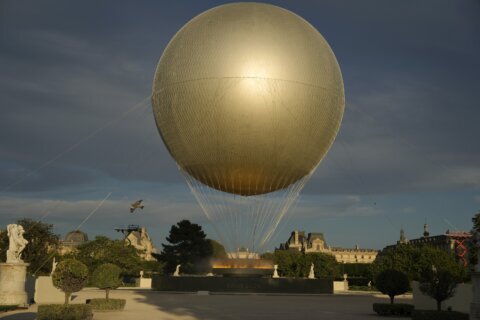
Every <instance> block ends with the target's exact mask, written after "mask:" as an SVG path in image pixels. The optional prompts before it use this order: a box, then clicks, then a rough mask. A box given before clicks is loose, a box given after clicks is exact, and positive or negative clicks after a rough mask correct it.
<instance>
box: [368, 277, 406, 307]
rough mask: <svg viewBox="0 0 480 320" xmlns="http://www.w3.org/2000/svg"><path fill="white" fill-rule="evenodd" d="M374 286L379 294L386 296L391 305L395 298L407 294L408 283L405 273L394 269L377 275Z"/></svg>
mask: <svg viewBox="0 0 480 320" xmlns="http://www.w3.org/2000/svg"><path fill="white" fill-rule="evenodd" d="M375 286H376V287H377V289H378V290H380V292H381V293H383V294H386V295H388V296H389V297H390V303H391V304H393V300H394V298H395V296H398V295H399V294H404V293H405V292H407V290H408V289H409V288H410V283H409V281H408V277H407V275H406V274H405V273H403V272H401V271H398V270H395V269H387V270H383V271H382V272H380V273H379V274H378V275H377V277H376V278H375Z"/></svg>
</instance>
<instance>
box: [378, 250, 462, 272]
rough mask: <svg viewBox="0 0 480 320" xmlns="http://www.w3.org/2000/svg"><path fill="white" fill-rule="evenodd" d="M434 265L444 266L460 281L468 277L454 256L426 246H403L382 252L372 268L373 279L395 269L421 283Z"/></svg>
mask: <svg viewBox="0 0 480 320" xmlns="http://www.w3.org/2000/svg"><path fill="white" fill-rule="evenodd" d="M432 265H438V266H442V267H443V269H444V270H449V271H450V272H451V273H452V274H454V275H455V276H456V277H458V278H460V279H465V278H466V277H467V272H466V269H465V268H464V267H463V266H462V265H460V264H459V263H458V261H457V260H456V258H455V256H454V254H452V253H449V252H446V251H444V250H441V249H438V248H435V247H432V246H429V245H424V246H420V247H418V246H413V245H409V244H401V245H398V246H395V247H394V248H391V249H388V250H385V251H384V252H382V254H381V256H380V257H379V259H377V260H376V261H375V262H374V263H373V264H372V266H371V270H372V273H373V278H375V277H376V275H378V274H379V273H380V272H382V271H383V270H387V269H395V270H398V271H402V272H403V273H405V274H406V275H407V277H408V279H409V280H416V281H419V280H420V278H421V277H422V272H423V270H426V269H428V268H431V266H432Z"/></svg>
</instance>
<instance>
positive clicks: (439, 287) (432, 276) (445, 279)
mask: <svg viewBox="0 0 480 320" xmlns="http://www.w3.org/2000/svg"><path fill="white" fill-rule="evenodd" d="M434 268H435V267H434ZM457 282H458V278H456V277H455V276H454V275H453V274H452V273H451V272H450V271H447V270H438V271H437V270H436V269H427V270H425V271H424V272H423V273H422V277H421V279H420V285H419V289H420V291H422V292H423V293H424V294H426V295H428V296H430V297H431V298H433V299H435V301H437V310H438V311H440V310H441V309H442V302H443V301H444V300H447V299H448V298H451V297H453V296H454V295H455V288H456V287H457Z"/></svg>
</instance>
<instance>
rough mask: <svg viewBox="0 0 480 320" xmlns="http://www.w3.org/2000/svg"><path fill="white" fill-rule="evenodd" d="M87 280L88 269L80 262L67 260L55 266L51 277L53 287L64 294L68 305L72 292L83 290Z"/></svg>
mask: <svg viewBox="0 0 480 320" xmlns="http://www.w3.org/2000/svg"><path fill="white" fill-rule="evenodd" d="M87 278H88V268H87V266H86V265H84V264H83V263H81V262H80V261H77V260H73V259H67V260H63V261H62V262H60V263H59V264H58V265H57V268H56V269H55V272H54V273H53V276H52V282H53V285H54V286H55V287H56V288H58V289H60V290H62V291H63V292H64V293H65V304H68V300H69V299H70V295H71V294H72V292H77V291H80V290H82V289H83V287H84V286H85V283H86V282H87Z"/></svg>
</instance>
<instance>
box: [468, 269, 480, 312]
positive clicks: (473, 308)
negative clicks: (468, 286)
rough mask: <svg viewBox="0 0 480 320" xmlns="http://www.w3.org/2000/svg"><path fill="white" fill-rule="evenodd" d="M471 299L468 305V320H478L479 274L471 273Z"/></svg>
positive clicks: (479, 298) (479, 308) (479, 299)
mask: <svg viewBox="0 0 480 320" xmlns="http://www.w3.org/2000/svg"><path fill="white" fill-rule="evenodd" d="M471 275H472V290H473V299H472V303H471V304H470V320H480V272H472V274H471Z"/></svg>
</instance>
